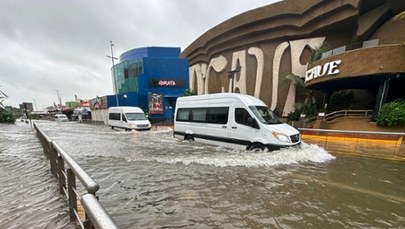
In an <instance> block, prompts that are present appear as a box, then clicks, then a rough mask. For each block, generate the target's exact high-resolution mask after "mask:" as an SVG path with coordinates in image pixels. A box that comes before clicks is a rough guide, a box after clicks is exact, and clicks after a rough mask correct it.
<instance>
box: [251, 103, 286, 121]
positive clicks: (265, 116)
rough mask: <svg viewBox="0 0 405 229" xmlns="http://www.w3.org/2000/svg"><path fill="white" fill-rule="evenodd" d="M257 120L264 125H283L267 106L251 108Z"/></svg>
mask: <svg viewBox="0 0 405 229" xmlns="http://www.w3.org/2000/svg"><path fill="white" fill-rule="evenodd" d="M249 108H250V109H251V110H252V111H253V114H255V116H256V118H257V119H259V121H260V122H261V123H264V124H281V123H283V122H282V121H281V120H280V119H279V118H278V117H277V116H276V115H275V114H274V113H273V111H271V110H270V109H269V108H268V107H266V106H249Z"/></svg>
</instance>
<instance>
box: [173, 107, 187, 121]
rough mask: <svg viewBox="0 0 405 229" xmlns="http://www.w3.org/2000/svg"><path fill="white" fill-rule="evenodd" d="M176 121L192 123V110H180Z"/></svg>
mask: <svg viewBox="0 0 405 229" xmlns="http://www.w3.org/2000/svg"><path fill="white" fill-rule="evenodd" d="M176 121H186V122H188V121H190V109H184V108H180V109H179V110H178V111H177V116H176Z"/></svg>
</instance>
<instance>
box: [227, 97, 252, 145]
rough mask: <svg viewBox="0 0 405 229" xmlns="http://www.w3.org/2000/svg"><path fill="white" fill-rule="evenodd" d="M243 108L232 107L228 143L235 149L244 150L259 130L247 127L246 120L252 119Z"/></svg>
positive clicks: (238, 106)
mask: <svg viewBox="0 0 405 229" xmlns="http://www.w3.org/2000/svg"><path fill="white" fill-rule="evenodd" d="M247 109H248V108H246V107H245V106H242V105H233V106H232V112H231V113H232V118H231V120H230V122H231V127H230V142H231V143H232V144H234V145H235V146H236V147H237V148H240V149H242V150H244V149H246V147H247V146H248V145H250V143H251V142H252V141H253V139H254V138H255V136H256V134H258V132H259V129H256V128H253V127H251V126H249V125H248V118H254V117H253V116H252V115H251V114H250V113H249V111H248V110H247Z"/></svg>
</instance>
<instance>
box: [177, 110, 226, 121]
mask: <svg viewBox="0 0 405 229" xmlns="http://www.w3.org/2000/svg"><path fill="white" fill-rule="evenodd" d="M228 113H229V107H210V108H205V107H202V108H200V107H199V108H179V109H178V110H177V116H176V121H185V122H202V123H214V124H226V123H228Z"/></svg>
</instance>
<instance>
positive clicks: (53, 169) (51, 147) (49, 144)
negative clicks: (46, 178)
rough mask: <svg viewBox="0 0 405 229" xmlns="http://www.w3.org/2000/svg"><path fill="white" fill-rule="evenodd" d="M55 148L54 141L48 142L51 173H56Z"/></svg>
mask: <svg viewBox="0 0 405 229" xmlns="http://www.w3.org/2000/svg"><path fill="white" fill-rule="evenodd" d="M54 150H55V149H54V148H53V146H52V142H48V158H49V164H50V165H51V173H52V175H55V164H54V163H53V161H54V159H53V151H54Z"/></svg>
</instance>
